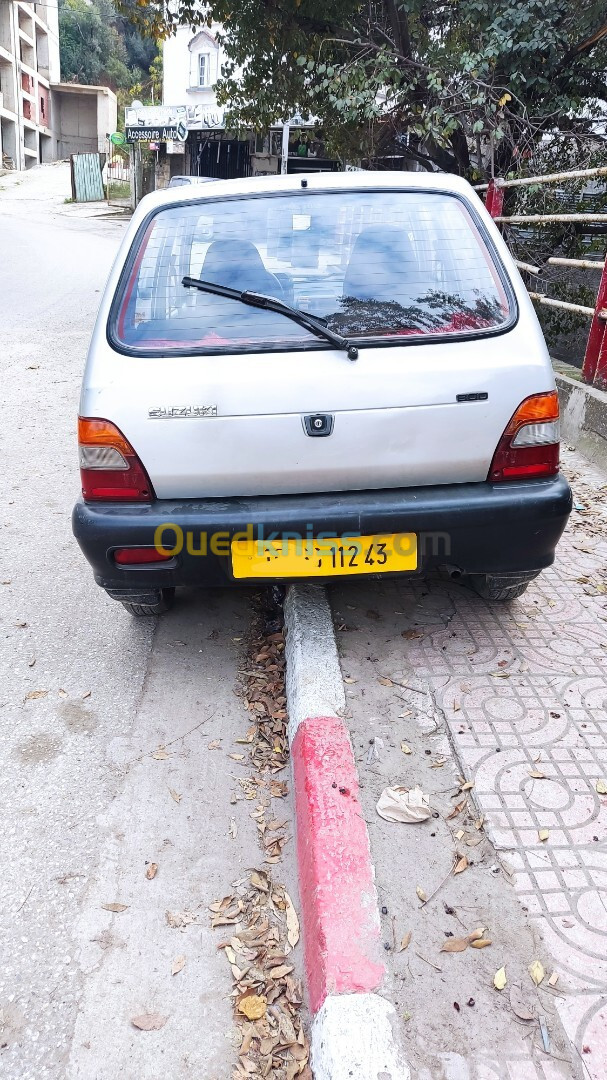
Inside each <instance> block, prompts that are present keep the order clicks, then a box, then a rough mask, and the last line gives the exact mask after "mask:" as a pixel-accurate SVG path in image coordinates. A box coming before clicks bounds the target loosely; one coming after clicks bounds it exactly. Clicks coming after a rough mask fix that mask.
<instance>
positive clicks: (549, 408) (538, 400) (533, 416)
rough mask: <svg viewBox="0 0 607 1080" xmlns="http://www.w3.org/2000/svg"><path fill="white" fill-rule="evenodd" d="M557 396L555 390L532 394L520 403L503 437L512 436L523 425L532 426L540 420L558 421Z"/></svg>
mask: <svg viewBox="0 0 607 1080" xmlns="http://www.w3.org/2000/svg"><path fill="white" fill-rule="evenodd" d="M558 418H559V396H558V394H557V392H556V390H550V391H549V392H548V393H546V394H532V395H531V397H528V398H525V400H524V401H522V402H521V404H520V405H519V407H518V409H517V410H516V412H515V414H514V416H513V417H512V419H511V420H510V423H509V424H508V427H507V428H506V430H505V432H504V435H514V434H515V432H517V431H518V429H519V428H520V427H521V426H522V425H523V424H533V423H537V422H538V421H542V420H558Z"/></svg>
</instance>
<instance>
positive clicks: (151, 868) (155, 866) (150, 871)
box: [145, 862, 158, 881]
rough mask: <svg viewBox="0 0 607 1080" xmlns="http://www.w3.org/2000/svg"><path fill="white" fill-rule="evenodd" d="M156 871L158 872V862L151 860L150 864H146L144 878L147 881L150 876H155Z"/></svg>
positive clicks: (150, 878)
mask: <svg viewBox="0 0 607 1080" xmlns="http://www.w3.org/2000/svg"><path fill="white" fill-rule="evenodd" d="M157 873H158V863H155V862H151V863H150V865H149V866H148V868H147V870H146V872H145V876H146V878H147V879H148V881H151V880H152V878H155V877H156V874H157Z"/></svg>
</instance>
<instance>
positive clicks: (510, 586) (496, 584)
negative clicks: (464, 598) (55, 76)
mask: <svg viewBox="0 0 607 1080" xmlns="http://www.w3.org/2000/svg"><path fill="white" fill-rule="evenodd" d="M538 573H539V570H535V571H530V572H528V573H523V574H470V575H469V576H468V578H467V583H468V584H469V585H470V587H471V588H472V589H473V590H474V592H475V593H477V594H478V596H482V598H483V600H498V601H500V602H502V603H503V602H504V601H508V600H516V598H517V596H522V595H523V593H524V592H525V590H526V588H527V586H528V584H529V582H530V581H533V579H534V578H535V577H537V575H538Z"/></svg>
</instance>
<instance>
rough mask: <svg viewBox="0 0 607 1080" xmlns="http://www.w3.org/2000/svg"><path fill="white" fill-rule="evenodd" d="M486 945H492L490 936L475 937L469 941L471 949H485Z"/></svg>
mask: <svg viewBox="0 0 607 1080" xmlns="http://www.w3.org/2000/svg"><path fill="white" fill-rule="evenodd" d="M487 945H493V942H492V940H491V938H488V937H481V938H476V940H475V941H471V942H470V946H471V948H473V949H486V948H487Z"/></svg>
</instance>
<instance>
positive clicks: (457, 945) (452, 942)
mask: <svg viewBox="0 0 607 1080" xmlns="http://www.w3.org/2000/svg"><path fill="white" fill-rule="evenodd" d="M469 944H470V943H469V941H468V938H465V937H450V938H447V940H446V941H443V944H442V945H441V950H440V951H441V952H465V950H466V949H467V948H468V945H469Z"/></svg>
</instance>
